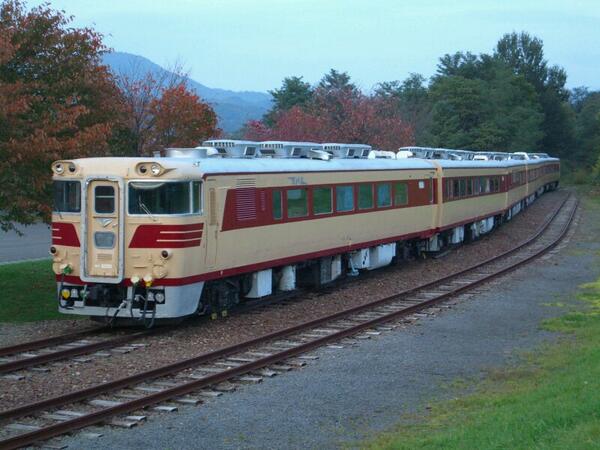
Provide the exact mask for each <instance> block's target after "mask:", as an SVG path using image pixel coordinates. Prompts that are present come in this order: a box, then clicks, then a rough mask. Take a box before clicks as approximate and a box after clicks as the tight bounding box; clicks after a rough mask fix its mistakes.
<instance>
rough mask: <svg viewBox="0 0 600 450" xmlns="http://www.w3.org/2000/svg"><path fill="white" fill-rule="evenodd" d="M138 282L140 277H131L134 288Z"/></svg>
mask: <svg viewBox="0 0 600 450" xmlns="http://www.w3.org/2000/svg"><path fill="white" fill-rule="evenodd" d="M139 282H140V277H138V276H137V275H134V276H132V277H131V284H133V285H134V286H135V285H136V284H138V283H139Z"/></svg>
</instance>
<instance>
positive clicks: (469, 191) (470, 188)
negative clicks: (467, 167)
mask: <svg viewBox="0 0 600 450" xmlns="http://www.w3.org/2000/svg"><path fill="white" fill-rule="evenodd" d="M467 195H469V196H471V195H473V179H472V178H467Z"/></svg>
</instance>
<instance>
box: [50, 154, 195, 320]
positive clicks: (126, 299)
mask: <svg viewBox="0 0 600 450" xmlns="http://www.w3.org/2000/svg"><path fill="white" fill-rule="evenodd" d="M81 164H83V166H85V162H80V163H79V165H78V173H77V174H76V175H77V176H71V177H68V178H65V177H62V176H61V174H56V171H55V177H54V180H55V212H54V214H53V225H52V232H53V246H52V249H51V253H52V252H53V270H54V272H55V273H56V275H57V285H58V286H57V288H58V301H59V311H60V312H62V313H66V314H79V315H88V316H92V317H93V318H98V319H102V320H107V321H112V320H114V319H115V318H116V319H119V320H120V321H123V319H127V320H144V321H145V320H151V321H154V320H157V319H158V320H160V319H172V318H178V317H184V316H188V315H190V314H194V313H195V312H196V309H197V308H198V301H199V298H200V294H201V292H202V286H203V283H202V282H201V281H199V280H196V279H194V276H197V270H198V267H200V266H202V264H203V263H204V258H203V255H204V252H203V249H204V248H205V246H206V243H205V242H203V239H202V234H203V229H204V215H203V210H202V209H203V208H202V181H201V180H200V179H189V180H181V179H168V178H165V179H160V180H156V179H148V178H145V177H135V178H129V179H128V178H126V177H122V176H112V175H111V176H107V175H103V174H102V173H99V174H94V175H88V174H87V173H86V172H87V170H86V169H87V168H86V167H80V166H81ZM113 172H114V168H113ZM117 172H118V170H117ZM72 175H73V174H72Z"/></svg>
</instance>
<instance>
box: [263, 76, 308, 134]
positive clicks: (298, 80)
mask: <svg viewBox="0 0 600 450" xmlns="http://www.w3.org/2000/svg"><path fill="white" fill-rule="evenodd" d="M269 94H271V95H272V96H273V107H272V108H271V110H270V111H269V112H268V113H267V114H266V115H265V117H264V121H265V123H266V124H268V125H273V123H274V121H275V116H276V115H277V114H279V113H280V112H283V111H287V110H289V109H291V108H292V107H294V106H305V105H306V104H307V103H308V102H310V100H311V99H312V94H313V90H312V87H311V86H310V84H309V83H306V82H304V81H302V77H294V76H293V77H288V78H284V79H283V83H282V85H281V87H280V88H279V89H274V90H272V91H269Z"/></svg>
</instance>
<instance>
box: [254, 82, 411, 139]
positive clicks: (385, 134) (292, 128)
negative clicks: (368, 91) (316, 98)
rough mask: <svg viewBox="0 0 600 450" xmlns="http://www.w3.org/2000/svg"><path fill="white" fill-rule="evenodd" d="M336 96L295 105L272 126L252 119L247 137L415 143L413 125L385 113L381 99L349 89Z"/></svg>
mask: <svg viewBox="0 0 600 450" xmlns="http://www.w3.org/2000/svg"><path fill="white" fill-rule="evenodd" d="M336 100H337V101H336V102H332V103H316V104H311V105H310V107H308V108H301V107H299V106H294V107H292V108H291V109H289V110H287V111H284V112H282V113H280V114H279V115H278V116H277V120H276V122H275V124H274V125H273V126H272V127H267V126H266V124H264V123H263V122H257V121H253V122H249V123H248V124H247V126H246V138H248V139H256V140H290V141H312V142H348V143H366V144H370V145H372V146H374V147H375V148H382V149H386V150H397V149H398V148H399V147H402V146H406V145H411V144H413V143H414V139H413V136H412V128H411V127H410V125H408V124H407V123H405V122H404V121H403V120H402V119H401V118H400V117H399V116H398V115H395V116H391V115H389V114H386V111H385V105H384V104H383V102H382V101H381V100H380V99H378V98H374V97H367V96H364V95H362V94H360V95H357V94H356V93H350V92H349V91H346V94H345V95H342V93H340V92H338V93H337V95H336Z"/></svg>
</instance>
